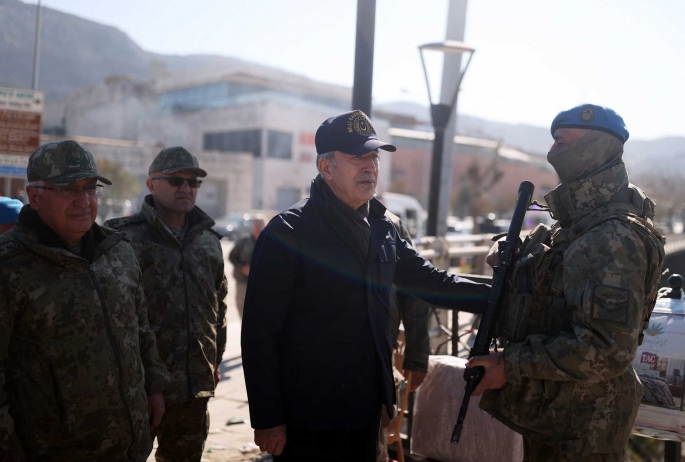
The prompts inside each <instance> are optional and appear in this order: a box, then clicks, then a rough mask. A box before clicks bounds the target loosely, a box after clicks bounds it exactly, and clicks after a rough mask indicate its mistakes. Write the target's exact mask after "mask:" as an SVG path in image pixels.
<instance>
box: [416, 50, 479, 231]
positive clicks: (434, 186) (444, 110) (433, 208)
mask: <svg viewBox="0 0 685 462" xmlns="http://www.w3.org/2000/svg"><path fill="white" fill-rule="evenodd" d="M426 51H437V52H440V53H443V55H447V54H452V55H455V54H458V55H463V54H468V55H469V57H468V60H467V61H466V65H465V66H464V68H463V70H460V74H459V78H458V79H457V82H456V85H455V87H454V93H453V94H452V97H451V98H448V99H447V102H446V103H443V102H441V101H438V102H437V103H433V97H432V94H431V85H430V80H429V79H428V68H427V67H426V60H425V58H424V53H425V52H426ZM475 51H476V50H475V49H473V48H471V47H468V46H466V45H465V44H464V43H462V42H459V41H456V40H445V41H444V42H437V43H427V44H425V45H421V46H420V47H419V52H420V54H421V65H422V66H423V73H424V76H425V77H426V87H428V99H429V102H430V108H431V119H432V121H433V130H434V132H435V138H434V140H433V158H432V161H431V181H430V196H429V199H428V229H427V234H428V235H429V236H437V235H438V221H439V218H440V214H439V204H440V189H441V187H440V186H441V185H440V183H441V178H440V175H441V168H442V158H443V152H444V151H445V130H446V128H447V124H448V123H449V121H450V117H451V116H452V114H453V113H454V110H455V108H456V106H457V96H458V95H459V86H460V85H461V81H462V79H463V78H464V74H466V70H467V69H468V67H469V64H470V63H471V58H472V57H473V53H474V52H475ZM443 84H444V80H443ZM442 93H443V94H444V93H445V92H442Z"/></svg>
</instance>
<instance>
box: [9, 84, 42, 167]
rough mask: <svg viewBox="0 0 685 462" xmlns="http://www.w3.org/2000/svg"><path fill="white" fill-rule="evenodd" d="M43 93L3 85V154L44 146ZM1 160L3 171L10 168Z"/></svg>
mask: <svg viewBox="0 0 685 462" xmlns="http://www.w3.org/2000/svg"><path fill="white" fill-rule="evenodd" d="M43 105H44V102H43V92H41V91H33V90H21V89H16V88H4V87H0V154H19V155H28V154H31V153H32V152H33V151H35V150H36V149H38V146H40V131H41V122H42V114H43ZM5 167H7V165H6V164H2V163H0V174H9V173H4V171H6V170H7V168H5Z"/></svg>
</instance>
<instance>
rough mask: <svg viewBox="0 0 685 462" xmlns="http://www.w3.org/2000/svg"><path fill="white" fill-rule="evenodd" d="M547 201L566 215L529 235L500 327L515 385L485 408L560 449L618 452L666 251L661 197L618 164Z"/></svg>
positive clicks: (629, 422) (487, 400)
mask: <svg viewBox="0 0 685 462" xmlns="http://www.w3.org/2000/svg"><path fill="white" fill-rule="evenodd" d="M546 199H547V202H548V204H549V205H550V208H551V209H552V212H553V214H554V216H555V218H557V219H559V220H560V221H559V222H558V223H557V224H556V225H555V226H554V227H552V228H551V229H550V228H548V227H544V225H542V226H541V227H538V228H537V229H536V230H535V231H534V232H533V233H531V236H529V238H527V239H526V241H524V243H523V246H522V249H521V251H520V253H519V257H518V260H517V263H516V265H515V268H514V277H512V280H511V281H510V283H509V293H508V295H507V304H506V305H505V308H504V312H503V313H502V316H501V324H500V334H501V335H502V336H503V337H505V338H506V339H507V341H508V343H507V344H506V346H505V349H504V359H505V370H506V378H507V383H506V384H505V385H504V386H503V387H502V388H501V389H499V390H493V391H489V392H486V393H485V394H484V396H483V398H482V399H481V407H482V408H483V409H485V410H487V411H488V412H490V413H491V414H492V415H493V416H495V417H496V418H498V419H499V420H500V421H502V422H503V423H505V424H506V425H508V426H509V427H511V428H513V429H514V430H516V431H518V432H519V433H521V434H523V435H524V436H526V437H528V438H531V439H534V440H537V441H540V442H543V443H545V444H549V445H553V446H557V447H558V448H559V451H560V452H561V454H579V453H609V452H622V451H623V450H624V449H625V446H626V444H627V443H628V437H629V435H630V431H631V429H632V426H633V422H634V420H635V417H636V414H637V409H638V406H639V404H640V400H641V397H642V386H641V384H640V381H639V379H638V378H637V375H636V374H635V371H634V370H633V368H632V367H631V366H630V363H631V361H632V360H633V357H634V355H635V351H636V349H637V346H638V343H639V341H640V338H641V332H642V330H643V326H644V323H645V321H646V320H647V319H648V317H649V313H651V309H652V308H653V307H654V301H655V299H656V291H657V288H658V283H659V280H660V272H661V266H662V264H663V258H664V248H663V240H662V239H661V237H660V235H659V234H658V233H657V232H656V231H655V230H654V228H653V227H652V225H651V218H652V216H653V211H654V203H653V202H652V201H651V200H650V199H649V198H647V196H646V195H645V194H644V193H643V192H642V191H641V190H640V189H639V188H637V187H636V186H633V185H631V184H629V183H628V175H627V172H626V171H625V167H624V165H623V164H622V163H621V164H619V165H617V166H615V167H613V168H610V169H608V170H605V171H603V172H601V173H599V174H597V175H595V176H591V177H588V178H585V179H582V180H579V181H577V182H574V183H571V184H570V185H563V184H562V185H560V186H559V187H558V188H557V189H556V190H554V191H552V192H551V193H550V194H549V195H548V196H547V197H546ZM535 241H537V242H535Z"/></svg>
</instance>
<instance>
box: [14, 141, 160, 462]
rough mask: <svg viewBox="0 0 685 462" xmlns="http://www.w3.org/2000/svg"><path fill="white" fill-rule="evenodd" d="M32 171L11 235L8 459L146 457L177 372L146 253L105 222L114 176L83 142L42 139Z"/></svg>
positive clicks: (121, 459)
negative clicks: (152, 308) (161, 335)
mask: <svg viewBox="0 0 685 462" xmlns="http://www.w3.org/2000/svg"><path fill="white" fill-rule="evenodd" d="M27 176H28V180H29V185H28V186H27V188H26V192H27V195H28V199H29V203H30V205H27V206H24V207H23V209H22V210H21V212H20V214H19V219H18V222H17V225H16V226H15V227H14V229H12V230H11V231H9V232H8V233H6V234H4V235H2V236H0V460H3V461H15V460H28V461H37V460H51V461H72V460H112V461H141V462H142V461H144V460H146V458H147V456H148V455H149V454H150V451H151V450H152V439H151V438H150V427H151V426H152V427H154V426H155V425H157V424H158V423H159V421H161V418H162V414H163V413H164V401H163V397H162V392H163V391H164V388H165V387H166V385H167V383H168V382H169V380H170V379H169V374H168V372H167V371H166V369H165V368H164V365H163V364H162V362H161V361H160V359H159V356H158V354H157V347H156V345H155V336H154V333H153V332H152V331H151V330H150V328H149V325H148V320H147V307H146V304H145V294H144V291H143V285H142V275H141V271H140V267H139V266H138V263H137V261H136V256H135V253H134V252H133V249H132V248H131V246H130V244H129V243H128V241H127V239H126V238H125V237H124V236H123V234H120V233H117V232H114V231H112V230H109V229H105V228H101V227H100V226H98V225H97V224H96V223H95V217H96V215H97V211H98V196H100V195H101V194H102V189H103V186H102V185H100V184H98V181H100V182H102V183H105V184H111V183H110V182H109V180H107V178H104V177H103V176H101V175H100V174H99V173H98V169H97V165H96V164H95V160H94V159H93V156H92V155H91V153H90V152H88V151H87V150H85V149H84V148H83V147H82V146H80V145H79V144H78V143H76V142H74V141H62V142H56V143H48V144H45V145H43V146H41V147H40V148H39V149H38V150H37V151H36V152H34V153H33V154H32V155H31V157H30V158H29V162H28V168H27Z"/></svg>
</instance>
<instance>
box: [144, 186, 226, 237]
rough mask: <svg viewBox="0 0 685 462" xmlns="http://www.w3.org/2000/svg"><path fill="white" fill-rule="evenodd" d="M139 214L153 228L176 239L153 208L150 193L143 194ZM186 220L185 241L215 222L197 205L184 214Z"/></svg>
mask: <svg viewBox="0 0 685 462" xmlns="http://www.w3.org/2000/svg"><path fill="white" fill-rule="evenodd" d="M140 214H141V215H142V216H143V217H144V218H145V220H147V222H148V223H150V225H151V226H152V227H153V228H154V229H156V230H157V231H159V232H160V233H162V234H163V235H165V236H167V237H169V238H170V239H173V240H174V241H176V238H175V237H174V235H173V234H172V233H171V231H170V230H169V227H168V226H167V225H166V224H165V223H164V222H163V221H162V219H161V218H160V217H159V214H158V213H157V211H156V210H155V206H154V200H153V198H152V194H148V195H147V196H145V200H144V201H143V205H142V206H141V208H140ZM186 220H188V230H187V232H186V235H185V238H184V240H186V241H187V240H190V239H192V238H193V237H195V236H196V235H197V234H200V233H201V232H203V231H206V230H208V229H210V228H211V227H212V226H214V224H215V223H214V220H212V219H211V218H210V217H209V215H207V214H206V213H205V212H203V211H202V210H201V209H200V208H199V207H197V206H195V207H193V210H191V211H190V212H188V213H187V214H186Z"/></svg>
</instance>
